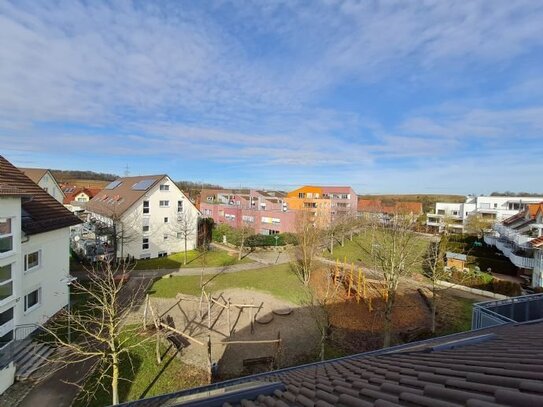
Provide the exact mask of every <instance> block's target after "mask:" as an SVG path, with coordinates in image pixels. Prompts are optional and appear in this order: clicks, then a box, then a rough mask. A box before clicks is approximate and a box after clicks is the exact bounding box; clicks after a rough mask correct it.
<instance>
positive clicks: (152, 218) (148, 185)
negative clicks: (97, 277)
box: [86, 175, 200, 259]
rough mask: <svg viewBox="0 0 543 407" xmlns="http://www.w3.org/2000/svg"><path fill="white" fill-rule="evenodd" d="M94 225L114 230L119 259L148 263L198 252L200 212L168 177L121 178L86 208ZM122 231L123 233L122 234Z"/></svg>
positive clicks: (92, 200)
mask: <svg viewBox="0 0 543 407" xmlns="http://www.w3.org/2000/svg"><path fill="white" fill-rule="evenodd" d="M86 210H87V211H88V213H89V219H90V221H91V222H93V221H98V222H102V223H104V224H107V225H110V226H111V227H113V226H115V228H116V231H117V233H116V236H118V238H117V256H118V257H122V258H126V257H127V256H131V257H134V258H136V259H149V258H155V257H161V256H166V255H169V254H171V253H176V252H181V251H183V250H184V248H185V233H184V231H185V230H187V231H188V233H187V250H192V249H194V248H196V245H197V238H198V236H197V234H198V217H199V215H200V212H199V211H198V209H196V207H195V206H194V205H193V204H192V202H191V201H190V200H189V199H188V198H187V197H186V196H185V194H184V193H183V192H182V191H181V190H180V189H179V188H178V187H177V185H175V183H174V182H173V181H172V180H171V179H170V178H169V177H168V176H167V175H149V176H139V177H125V178H119V179H117V180H116V181H113V182H112V183H110V184H109V185H107V186H106V187H105V188H104V189H103V190H102V191H100V192H99V193H98V194H97V195H96V196H94V197H93V198H92V199H91V200H90V201H89V202H88V203H87V205H86ZM119 229H120V231H119Z"/></svg>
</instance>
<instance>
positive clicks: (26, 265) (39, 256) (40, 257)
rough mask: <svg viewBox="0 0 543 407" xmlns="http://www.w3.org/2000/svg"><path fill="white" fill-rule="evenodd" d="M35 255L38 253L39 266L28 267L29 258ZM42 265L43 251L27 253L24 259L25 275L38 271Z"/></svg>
mask: <svg viewBox="0 0 543 407" xmlns="http://www.w3.org/2000/svg"><path fill="white" fill-rule="evenodd" d="M34 253H38V264H37V265H36V266H32V267H30V268H29V267H28V256H29V255H31V254H34ZM41 263H42V252H41V249H39V250H34V251H33V252H29V253H26V254H25V255H24V257H23V269H24V272H25V273H31V272H33V271H36V270H38V269H39V268H40V267H41Z"/></svg>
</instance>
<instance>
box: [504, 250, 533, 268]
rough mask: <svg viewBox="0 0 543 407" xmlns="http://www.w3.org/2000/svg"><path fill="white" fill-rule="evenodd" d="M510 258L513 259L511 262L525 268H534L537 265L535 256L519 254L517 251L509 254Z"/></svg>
mask: <svg viewBox="0 0 543 407" xmlns="http://www.w3.org/2000/svg"><path fill="white" fill-rule="evenodd" d="M508 257H509V260H511V263H513V264H514V265H515V266H517V267H520V268H524V269H533V268H534V265H535V260H534V258H533V257H524V256H519V255H517V254H515V253H511V254H509V256H508Z"/></svg>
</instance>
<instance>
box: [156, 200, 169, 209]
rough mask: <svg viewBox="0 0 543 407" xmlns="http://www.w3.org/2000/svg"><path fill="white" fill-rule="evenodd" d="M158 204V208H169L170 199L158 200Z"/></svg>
mask: <svg viewBox="0 0 543 407" xmlns="http://www.w3.org/2000/svg"><path fill="white" fill-rule="evenodd" d="M158 206H159V207H160V208H169V207H170V201H160V202H159V203H158Z"/></svg>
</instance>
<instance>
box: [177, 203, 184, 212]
mask: <svg viewBox="0 0 543 407" xmlns="http://www.w3.org/2000/svg"><path fill="white" fill-rule="evenodd" d="M177 212H183V201H177Z"/></svg>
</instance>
